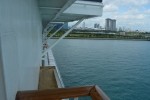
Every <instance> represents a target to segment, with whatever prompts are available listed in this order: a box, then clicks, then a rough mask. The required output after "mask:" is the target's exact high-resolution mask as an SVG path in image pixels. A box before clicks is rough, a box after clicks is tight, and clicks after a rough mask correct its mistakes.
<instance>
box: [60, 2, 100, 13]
mask: <svg viewBox="0 0 150 100" xmlns="http://www.w3.org/2000/svg"><path fill="white" fill-rule="evenodd" d="M102 12H103V4H102V0H77V1H75V2H74V3H73V4H72V5H71V6H70V7H69V8H67V9H66V10H65V11H64V12H63V13H64V14H79V15H89V16H102Z"/></svg>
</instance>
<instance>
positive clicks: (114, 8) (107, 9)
mask: <svg viewBox="0 0 150 100" xmlns="http://www.w3.org/2000/svg"><path fill="white" fill-rule="evenodd" d="M117 10H118V7H117V6H116V5H114V4H108V5H105V6H104V12H114V11H117Z"/></svg>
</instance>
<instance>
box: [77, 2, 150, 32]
mask: <svg viewBox="0 0 150 100" xmlns="http://www.w3.org/2000/svg"><path fill="white" fill-rule="evenodd" d="M103 4H104V10H103V16H102V17H97V18H92V19H88V20H85V24H86V27H94V23H99V24H100V25H101V26H102V27H105V19H106V18H112V19H116V20H117V27H122V26H124V27H126V28H131V29H133V30H145V31H150V0H140V1H139V0H103ZM80 26H82V24H80Z"/></svg>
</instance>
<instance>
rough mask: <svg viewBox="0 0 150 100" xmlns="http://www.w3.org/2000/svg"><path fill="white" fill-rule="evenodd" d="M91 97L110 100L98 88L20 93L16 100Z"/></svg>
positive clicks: (97, 99)
mask: <svg viewBox="0 0 150 100" xmlns="http://www.w3.org/2000/svg"><path fill="white" fill-rule="evenodd" d="M84 96H89V97H90V98H91V99H92V100H110V99H109V98H108V97H107V96H106V95H105V94H104V92H103V91H102V90H101V89H100V88H99V87H98V86H84V87H73V88H58V89H49V90H34V91H19V92H17V95H16V100H62V99H67V100H68V99H69V98H75V99H76V98H77V97H84Z"/></svg>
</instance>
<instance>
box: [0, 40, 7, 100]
mask: <svg viewBox="0 0 150 100" xmlns="http://www.w3.org/2000/svg"><path fill="white" fill-rule="evenodd" d="M0 48H1V39H0ZM2 66H3V63H2V52H1V49H0V99H1V100H5V99H6V98H5V97H6V94H5V93H6V92H5V83H4V73H3V68H2Z"/></svg>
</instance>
